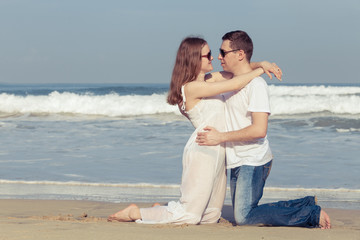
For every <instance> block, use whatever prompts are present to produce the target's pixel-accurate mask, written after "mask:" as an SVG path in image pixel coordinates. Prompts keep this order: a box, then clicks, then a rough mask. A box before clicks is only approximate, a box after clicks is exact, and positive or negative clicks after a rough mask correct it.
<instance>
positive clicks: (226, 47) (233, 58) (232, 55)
mask: <svg viewBox="0 0 360 240" xmlns="http://www.w3.org/2000/svg"><path fill="white" fill-rule="evenodd" d="M220 49H221V50H223V51H224V52H225V55H224V56H222V55H221V54H220V53H219V56H218V59H219V60H220V62H221V66H222V68H223V69H224V71H227V72H232V73H233V72H234V70H235V69H236V66H237V64H238V62H239V60H238V54H237V51H232V50H234V49H232V48H231V47H230V40H224V41H223V42H222V44H221V46H220ZM229 51H230V52H229ZM226 52H227V53H226Z"/></svg>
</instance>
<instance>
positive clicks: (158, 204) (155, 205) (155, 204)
mask: <svg viewBox="0 0 360 240" xmlns="http://www.w3.org/2000/svg"><path fill="white" fill-rule="evenodd" d="M157 206H161V205H160V203H154V204H153V205H152V206H151V207H157Z"/></svg>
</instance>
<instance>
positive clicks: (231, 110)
mask: <svg viewBox="0 0 360 240" xmlns="http://www.w3.org/2000/svg"><path fill="white" fill-rule="evenodd" d="M223 96H224V99H225V101H226V109H225V121H226V129H227V131H236V130H240V129H243V128H245V127H247V126H249V125H251V113H252V112H267V113H269V114H270V102H269V90H268V86H267V84H266V81H265V80H264V79H263V78H261V77H256V78H254V79H253V80H252V81H251V82H250V83H249V84H248V85H246V86H245V88H243V89H241V90H238V91H232V92H228V93H225V94H224V95H223ZM272 158H273V156H272V153H271V149H270V146H269V141H268V140H267V137H265V138H261V139H257V140H254V141H247V142H226V167H227V168H228V169H229V168H235V167H239V166H242V165H250V166H261V165H264V164H266V163H267V162H269V161H270V160H272Z"/></svg>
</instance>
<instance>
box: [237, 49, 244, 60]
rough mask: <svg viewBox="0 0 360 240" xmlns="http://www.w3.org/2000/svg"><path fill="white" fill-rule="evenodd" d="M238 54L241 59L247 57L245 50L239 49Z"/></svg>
mask: <svg viewBox="0 0 360 240" xmlns="http://www.w3.org/2000/svg"><path fill="white" fill-rule="evenodd" d="M237 54H238V59H239V61H243V60H244V59H246V54H245V52H244V50H239V51H238V52H237Z"/></svg>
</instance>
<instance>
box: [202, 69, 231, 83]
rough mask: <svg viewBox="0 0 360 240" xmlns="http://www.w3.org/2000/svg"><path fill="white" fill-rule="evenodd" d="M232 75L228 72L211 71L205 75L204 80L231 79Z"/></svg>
mask: <svg viewBox="0 0 360 240" xmlns="http://www.w3.org/2000/svg"><path fill="white" fill-rule="evenodd" d="M232 77H233V74H232V73H230V72H225V71H221V72H212V73H208V74H206V75H205V81H206V82H218V81H224V80H228V79H231V78H232Z"/></svg>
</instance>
